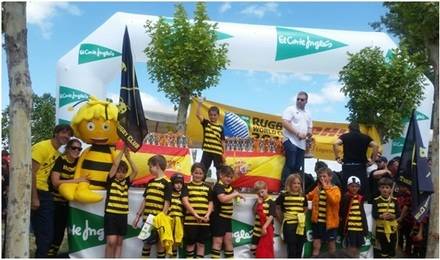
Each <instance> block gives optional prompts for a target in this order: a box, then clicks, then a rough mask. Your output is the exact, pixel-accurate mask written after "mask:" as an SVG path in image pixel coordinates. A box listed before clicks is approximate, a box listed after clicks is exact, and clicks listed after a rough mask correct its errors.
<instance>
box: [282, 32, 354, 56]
mask: <svg viewBox="0 0 440 260" xmlns="http://www.w3.org/2000/svg"><path fill="white" fill-rule="evenodd" d="M344 46H347V44H344V43H342V42H338V41H335V40H332V39H329V38H325V37H322V36H319V35H316V34H311V33H306V32H302V31H298V30H294V29H288V28H283V27H277V53H276V57H275V60H276V61H278V60H285V59H290V58H295V57H300V56H305V55H310V54H314V53H318V52H323V51H328V50H332V49H336V48H341V47H344Z"/></svg>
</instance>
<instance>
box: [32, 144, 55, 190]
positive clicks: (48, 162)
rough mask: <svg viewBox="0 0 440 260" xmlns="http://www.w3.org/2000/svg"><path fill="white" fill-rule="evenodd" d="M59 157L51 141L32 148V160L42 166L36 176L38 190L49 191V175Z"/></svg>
mask: <svg viewBox="0 0 440 260" xmlns="http://www.w3.org/2000/svg"><path fill="white" fill-rule="evenodd" d="M58 156H60V152H58V150H56V149H55V147H53V145H52V143H51V140H50V139H49V140H44V141H41V142H39V143H36V144H34V145H33V146H32V160H34V161H36V162H38V163H39V164H40V168H39V169H38V171H37V175H36V180H37V190H42V191H49V184H48V179H49V175H50V172H51V170H52V167H53V165H54V164H55V160H56V159H57V158H58Z"/></svg>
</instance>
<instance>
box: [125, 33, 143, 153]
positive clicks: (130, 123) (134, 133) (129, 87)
mask: <svg viewBox="0 0 440 260" xmlns="http://www.w3.org/2000/svg"><path fill="white" fill-rule="evenodd" d="M118 110H119V113H118V135H119V137H120V138H121V139H122V140H124V142H125V143H126V145H127V146H128V147H129V148H130V150H132V151H133V152H136V151H137V150H139V148H140V147H141V146H142V142H143V140H144V137H145V136H146V135H147V133H148V130H147V121H146V119H145V116H144V109H143V108H142V102H141V96H140V94H139V87H138V83H137V78H136V72H135V70H134V66H133V57H132V55H131V47H130V36H129V35H128V30H127V27H125V33H124V42H123V44H122V64H121V91H120V94H119V106H118Z"/></svg>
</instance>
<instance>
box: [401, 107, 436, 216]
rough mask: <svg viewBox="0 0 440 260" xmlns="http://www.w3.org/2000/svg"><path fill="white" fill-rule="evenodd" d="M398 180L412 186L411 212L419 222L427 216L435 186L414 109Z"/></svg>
mask: <svg viewBox="0 0 440 260" xmlns="http://www.w3.org/2000/svg"><path fill="white" fill-rule="evenodd" d="M397 174H398V176H397V177H398V181H399V182H401V183H403V184H406V185H408V186H410V189H411V214H412V215H413V216H414V218H415V220H416V221H417V222H420V221H422V220H423V219H424V218H425V216H427V214H428V212H429V208H430V202H431V194H432V193H433V192H434V186H433V183H432V179H431V169H430V167H429V165H428V149H427V148H425V146H424V145H423V141H422V136H421V135H420V130H419V125H418V124H417V119H416V113H415V111H413V113H412V116H411V120H410V121H409V126H408V132H407V133H406V138H405V144H404V145H403V151H402V156H401V158H400V164H399V170H398V173H397Z"/></svg>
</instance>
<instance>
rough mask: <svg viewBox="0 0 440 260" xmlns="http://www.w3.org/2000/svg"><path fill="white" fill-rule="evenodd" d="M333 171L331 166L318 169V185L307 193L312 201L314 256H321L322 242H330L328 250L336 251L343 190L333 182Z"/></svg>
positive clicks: (331, 252) (332, 252) (308, 198)
mask: <svg viewBox="0 0 440 260" xmlns="http://www.w3.org/2000/svg"><path fill="white" fill-rule="evenodd" d="M332 176H333V172H332V170H330V169H329V168H327V167H325V168H320V169H319V170H318V185H317V186H316V187H315V188H314V189H313V190H312V191H311V192H309V193H308V194H307V200H311V201H312V218H311V222H312V236H313V252H312V257H317V256H319V252H320V250H321V244H322V242H323V241H325V242H328V252H329V253H330V254H334V253H335V252H336V235H337V229H338V227H339V203H340V201H341V191H340V190H339V188H338V187H337V186H335V185H333V184H332Z"/></svg>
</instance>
